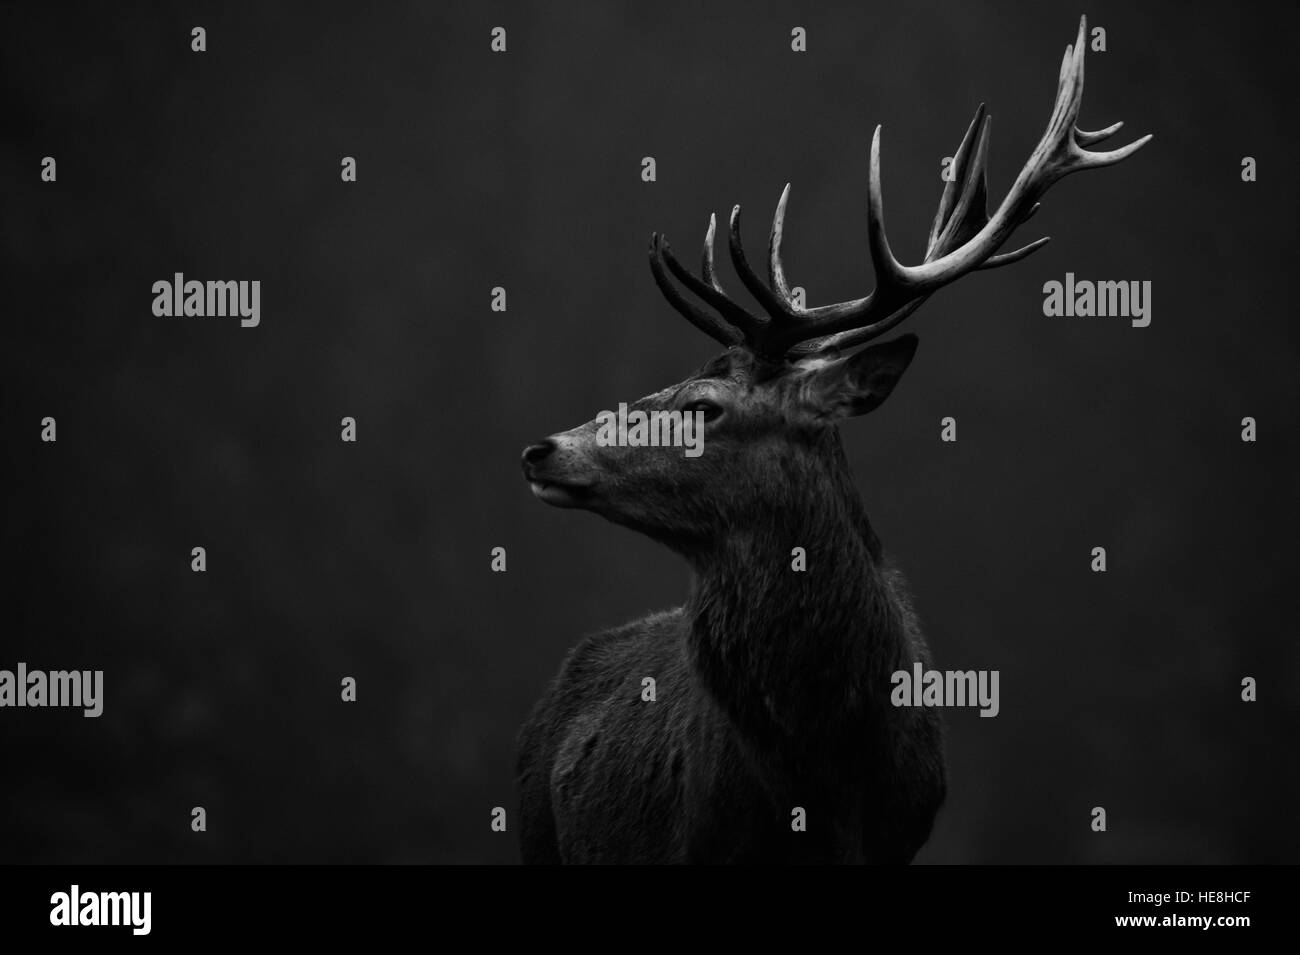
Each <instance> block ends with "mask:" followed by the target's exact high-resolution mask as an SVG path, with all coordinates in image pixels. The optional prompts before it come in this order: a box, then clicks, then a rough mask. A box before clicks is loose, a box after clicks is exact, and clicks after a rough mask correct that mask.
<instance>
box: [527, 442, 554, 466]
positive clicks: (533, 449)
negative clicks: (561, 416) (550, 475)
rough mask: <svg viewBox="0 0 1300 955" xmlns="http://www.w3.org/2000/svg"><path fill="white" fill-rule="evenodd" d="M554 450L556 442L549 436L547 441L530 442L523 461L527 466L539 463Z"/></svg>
mask: <svg viewBox="0 0 1300 955" xmlns="http://www.w3.org/2000/svg"><path fill="white" fill-rule="evenodd" d="M554 450H555V442H554V441H552V440H551V439H550V438H547V439H546V440H545V441H540V442H538V443H537V444H530V445H529V446H528V447H526V448H524V456H523V463H524V465H525V466H527V465H529V464H537V463H538V462H540V461H541V460H542V459H543V458H546V457H547V456H549V455H550V453H551V452H552V451H554Z"/></svg>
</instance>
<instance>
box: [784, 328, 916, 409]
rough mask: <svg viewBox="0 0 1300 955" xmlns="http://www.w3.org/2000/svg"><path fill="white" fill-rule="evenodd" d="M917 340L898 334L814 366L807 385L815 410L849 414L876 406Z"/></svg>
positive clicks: (903, 367)
mask: <svg viewBox="0 0 1300 955" xmlns="http://www.w3.org/2000/svg"><path fill="white" fill-rule="evenodd" d="M917 343H918V339H917V337H916V336H915V335H901V336H899V337H898V338H895V339H893V340H892V341H887V342H885V343H883V344H881V345H873V346H871V347H870V348H865V349H863V350H862V351H860V352H858V353H857V354H854V355H850V356H849V357H847V358H839V359H836V360H835V361H832V362H830V363H829V364H826V365H823V366H822V367H821V368H818V369H817V370H816V371H814V372H813V373H812V379H811V380H810V381H809V384H808V389H809V397H810V399H811V400H812V403H813V405H814V407H815V408H816V409H817V412H818V413H819V414H821V415H824V416H826V417H831V418H836V417H852V416H854V415H860V414H866V413H867V412H868V411H872V410H874V409H875V408H877V407H879V406H880V404H881V403H882V402H883V401H884V400H885V399H886V398H888V397H889V394H890V392H892V391H893V390H894V385H896V384H898V379H900V378H902V377H903V372H905V371H906V370H907V366H908V365H910V364H911V363H912V356H913V355H915V354H916V346H917Z"/></svg>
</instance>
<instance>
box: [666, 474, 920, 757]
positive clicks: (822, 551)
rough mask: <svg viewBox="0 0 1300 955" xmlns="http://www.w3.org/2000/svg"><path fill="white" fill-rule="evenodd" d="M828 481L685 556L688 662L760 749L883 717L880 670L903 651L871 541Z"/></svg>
mask: <svg viewBox="0 0 1300 955" xmlns="http://www.w3.org/2000/svg"><path fill="white" fill-rule="evenodd" d="M832 473H833V475H834V477H833V479H832V481H831V482H830V486H829V487H827V486H826V482H825V481H819V482H816V483H817V486H815V487H808V488H807V489H806V491H807V493H798V494H795V495H792V498H791V501H790V503H789V506H788V507H784V508H781V509H779V510H777V511H776V512H774V513H772V514H771V515H769V516H768V517H767V518H765V520H764V521H763V522H762V523H759V524H755V525H752V526H749V527H746V528H743V529H738V530H736V531H735V532H733V533H729V534H728V535H726V537H725V538H723V539H721V540H719V541H717V542H716V543H715V544H713V545H712V546H710V547H709V548H708V549H707V550H706V551H705V552H703V553H700V554H698V555H695V557H694V558H693V560H692V563H693V564H694V570H695V577H694V581H693V588H692V595H691V599H690V601H689V602H688V604H687V610H688V612H689V613H690V615H691V632H690V636H689V648H688V649H689V653H690V658H691V662H692V665H693V667H694V669H695V672H696V673H697V675H698V676H699V677H700V679H701V681H702V682H703V684H704V685H705V687H706V688H707V689H708V690H709V692H710V693H711V694H712V695H713V697H714V698H715V699H716V700H717V702H718V703H719V704H720V705H721V707H722V708H723V710H724V711H725V712H726V713H727V714H728V716H729V717H730V718H731V719H732V721H733V723H734V724H735V725H736V726H737V728H738V729H740V730H741V732H742V733H743V734H744V735H745V736H746V737H747V738H749V739H750V740H751V741H754V742H756V743H758V744H759V745H760V746H761V747H763V748H765V749H776V750H780V749H783V748H794V749H798V748H801V747H807V746H808V741H809V739H810V738H821V739H823V740H827V739H831V738H834V737H836V736H839V737H841V738H844V734H849V735H850V736H855V734H859V733H860V731H861V729H862V725H863V723H864V722H868V723H869V722H871V721H872V720H873V719H887V718H888V711H889V705H888V694H889V674H890V673H891V672H892V671H893V670H894V669H896V668H897V666H898V663H899V661H900V660H901V659H902V657H903V655H904V654H903V649H904V644H905V635H904V632H903V625H902V617H901V613H900V611H899V609H898V608H897V606H896V605H895V604H894V602H893V600H892V599H891V597H890V595H889V592H888V590H887V589H886V587H885V585H884V582H883V579H882V572H881V559H880V545H879V543H878V541H877V540H876V537H875V534H874V533H873V532H872V530H871V526H870V523H869V522H868V520H867V516H866V513H865V510H864V509H863V507H862V503H861V500H860V499H859V498H858V495H857V492H856V490H855V489H854V487H853V483H852V479H851V477H850V476H849V473H848V469H847V465H846V464H844V463H843V462H842V461H840V466H839V467H837V468H835V469H833V472H832ZM800 490H804V489H800ZM796 547H801V548H803V549H804V551H805V553H806V555H807V556H806V560H807V564H806V569H802V570H799V569H795V567H796V564H795V558H794V556H793V554H792V551H793V549H794V548H796ZM856 738H857V739H859V741H860V735H858V736H856Z"/></svg>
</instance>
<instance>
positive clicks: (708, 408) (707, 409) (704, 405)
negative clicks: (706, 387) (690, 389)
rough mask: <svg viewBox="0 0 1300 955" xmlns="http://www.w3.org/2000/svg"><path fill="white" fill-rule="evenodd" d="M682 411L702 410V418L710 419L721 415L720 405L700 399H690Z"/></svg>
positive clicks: (690, 412)
mask: <svg viewBox="0 0 1300 955" xmlns="http://www.w3.org/2000/svg"><path fill="white" fill-rule="evenodd" d="M682 411H684V412H686V413H687V414H694V413H695V412H697V411H702V412H704V420H705V421H712V420H714V419H715V418H718V417H720V416H721V415H722V405H720V404H717V403H715V402H712V401H704V400H702V399H701V400H698V401H692V402H691V403H690V404H688V405H686V406H684V407H683V408H682Z"/></svg>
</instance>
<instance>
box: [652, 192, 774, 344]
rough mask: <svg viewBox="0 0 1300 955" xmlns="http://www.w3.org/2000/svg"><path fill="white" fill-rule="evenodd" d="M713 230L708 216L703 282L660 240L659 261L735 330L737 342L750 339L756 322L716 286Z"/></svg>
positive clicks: (715, 222) (703, 257) (714, 221)
mask: <svg viewBox="0 0 1300 955" xmlns="http://www.w3.org/2000/svg"><path fill="white" fill-rule="evenodd" d="M716 229H717V218H716V217H715V216H709V228H708V230H707V231H706V232H705V234H704V250H703V254H702V256H701V258H702V263H701V267H700V274H701V275H702V276H703V281H701V280H700V279H698V278H696V277H695V276H694V275H692V274H691V273H690V271H689V270H688V269H687V268H686V266H684V265H682V264H681V263H680V262H678V261H677V256H675V255H673V250H672V248H671V247H670V246H669V245H668V240H667V239H664V240H663V243H662V244H663V258H664V261H665V262H666V263H667V264H668V268H669V270H670V271H671V272H672V273H673V274H674V275H676V276H677V278H678V280H679V281H680V282H681V283H682V284H683V285H685V286H686V287H687V288H688V289H690V290H691V291H692V292H694V293H695V294H696V295H698V296H699V297H700V298H702V299H704V301H706V302H708V303H709V304H710V305H712V306H713V307H714V308H715V309H717V311H718V312H719V313H720V315H721V316H722V319H723V320H724V321H725V322H727V323H728V324H730V325H732V326H735V329H738V330H739V331H738V332H736V331H735V329H733V330H732V333H733V334H736V335H738V338H737V341H739V340H742V339H744V338H747V337H748V336H749V335H750V333H751V332H752V331H753V329H755V328H756V327H757V326H758V325H759V320H758V319H757V318H755V317H754V316H753V315H751V314H750V313H749V312H747V311H746V310H745V309H744V308H742V307H741V306H740V305H738V304H736V302H734V301H732V299H731V298H730V296H728V295H727V293H726V292H725V291H723V289H722V286H721V285H719V284H718V279H717V277H716V275H715V273H714V269H713V235H714V232H715V231H716Z"/></svg>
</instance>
